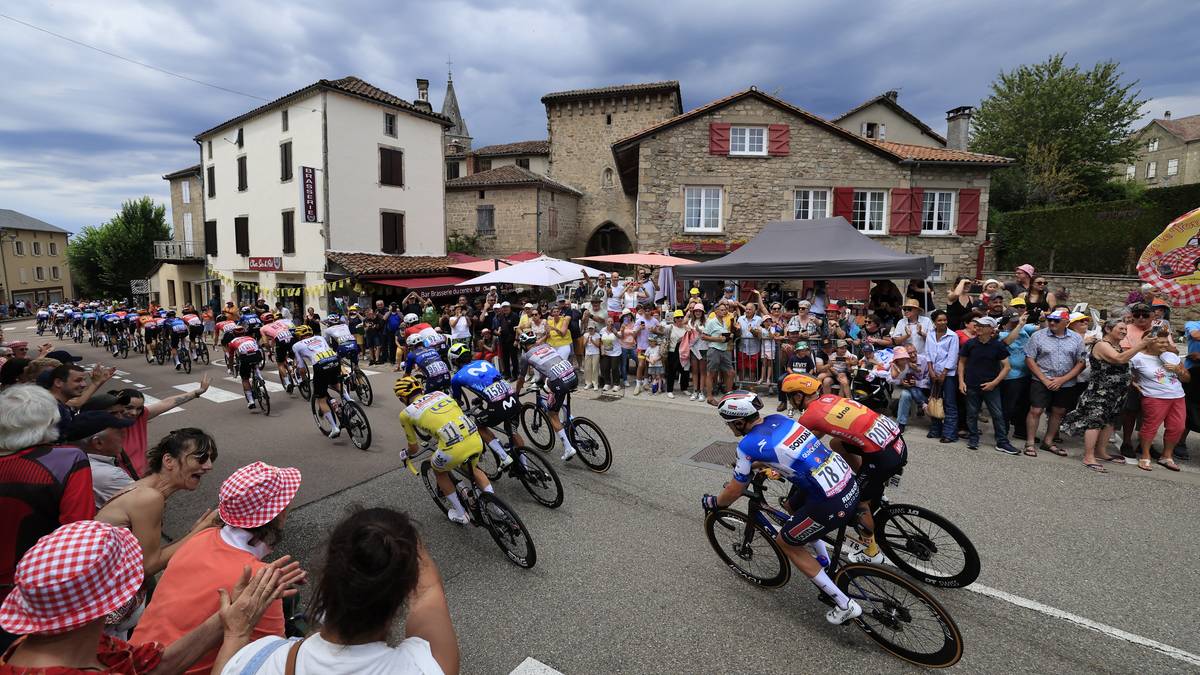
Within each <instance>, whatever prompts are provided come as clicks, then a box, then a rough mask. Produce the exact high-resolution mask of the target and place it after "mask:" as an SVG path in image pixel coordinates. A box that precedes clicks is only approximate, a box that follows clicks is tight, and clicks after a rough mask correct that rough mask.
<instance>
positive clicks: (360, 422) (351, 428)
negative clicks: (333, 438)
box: [342, 401, 371, 450]
mask: <svg viewBox="0 0 1200 675" xmlns="http://www.w3.org/2000/svg"><path fill="white" fill-rule="evenodd" d="M342 425H343V426H344V427H345V429H346V431H347V432H348V433H349V434H350V441H351V442H352V443H354V447H356V448H358V449H359V450H366V449H367V448H369V447H371V422H370V420H368V419H367V411H365V410H363V408H362V406H360V405H359V404H358V403H356V402H354V401H342Z"/></svg>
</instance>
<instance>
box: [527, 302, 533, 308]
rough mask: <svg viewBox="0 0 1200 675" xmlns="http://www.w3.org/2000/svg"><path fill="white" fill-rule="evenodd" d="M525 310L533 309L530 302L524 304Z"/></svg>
mask: <svg viewBox="0 0 1200 675" xmlns="http://www.w3.org/2000/svg"><path fill="white" fill-rule="evenodd" d="M525 309H533V303H532V302H527V303H525Z"/></svg>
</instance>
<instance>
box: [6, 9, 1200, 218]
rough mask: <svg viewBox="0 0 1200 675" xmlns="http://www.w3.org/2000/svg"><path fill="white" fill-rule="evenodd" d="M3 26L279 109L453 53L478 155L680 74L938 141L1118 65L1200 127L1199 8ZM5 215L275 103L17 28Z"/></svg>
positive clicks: (388, 85)
mask: <svg viewBox="0 0 1200 675" xmlns="http://www.w3.org/2000/svg"><path fill="white" fill-rule="evenodd" d="M0 14H4V15H6V16H7V17H11V19H17V20H20V21H24V22H27V23H31V24H34V25H36V26H38V27H40V28H43V29H45V30H48V31H52V32H55V33H58V34H60V35H62V36H65V37H68V38H71V39H73V40H77V41H80V42H84V43H87V44H89V45H92V46H94V47H97V48H100V49H103V50H106V51H109V52H113V53H115V54H119V55H121V56H123V57H127V58H129V59H133V60H136V61H140V62H143V63H146V64H150V65H153V66H156V67H158V68H161V69H164V70H168V71H172V72H174V73H178V74H181V75H185V76H187V77H189V78H193V79H196V80H201V81H204V82H208V83H212V84H216V85H220V86H222V87H225V88H228V89H232V90H235V91H237V92H242V93H245V94H250V95H252V96H254V97H261V98H262V99H274V98H277V97H279V96H281V95H283V94H285V93H287V92H289V91H292V90H295V89H298V88H300V87H303V86H305V85H307V84H310V83H312V82H314V81H316V80H318V79H320V78H323V77H324V78H337V77H342V76H344V75H349V74H353V75H357V76H359V77H361V78H363V79H364V80H366V81H368V82H371V83H372V84H375V85H376V86H379V87H381V88H383V89H386V90H388V91H391V92H392V93H394V94H396V95H398V96H401V97H404V98H413V97H415V95H416V92H415V85H414V80H415V78H418V77H425V78H428V79H430V80H431V81H432V83H433V84H432V91H431V98H432V99H433V102H434V105H435V107H436V106H438V105H440V104H441V100H442V95H443V91H444V86H445V77H446V60H447V59H448V58H449V59H452V60H453V63H454V66H453V67H454V82H455V87H456V89H457V92H458V97H459V103H460V105H461V107H462V111H463V114H464V116H465V117H466V120H467V124H468V126H469V127H470V130H471V133H472V135H473V136H474V137H475V144H476V146H477V147H478V146H482V145H485V144H490V143H501V142H508V141H514V140H525V139H532V138H544V137H545V124H546V121H545V113H544V110H543V108H542V107H541V104H540V103H539V98H540V97H541V96H542V95H543V94H545V93H547V92H551V91H558V90H563V89H573V88H579V87H594V86H603V85H610V84H621V83H631V82H647V81H657V80H667V79H677V80H679V81H680V83H681V85H682V89H683V96H684V108H685V109H687V108H691V107H695V106H697V105H701V104H703V103H705V102H707V101H710V100H712V99H714V98H718V97H721V96H724V95H726V94H729V93H731V92H733V91H737V90H740V89H743V88H745V87H748V86H750V85H757V86H758V87H760V88H762V89H764V90H766V91H771V92H776V93H777V94H778V95H780V96H781V97H783V98H785V99H787V100H789V101H791V102H792V103H795V104H797V105H799V106H801V107H803V108H805V109H807V110H809V111H812V112H814V113H817V114H819V115H823V116H827V117H831V116H835V115H837V114H839V113H841V112H844V111H846V110H848V109H849V108H852V107H853V106H855V105H857V104H858V103H859V102H861V101H863V100H865V99H867V98H870V97H872V96H875V95H877V94H879V93H880V92H883V91H885V90H888V89H897V90H899V91H900V103H901V104H902V105H904V106H905V107H907V108H908V109H909V110H910V111H912V112H913V113H915V114H916V115H917V116H919V117H920V118H922V119H923V120H925V121H926V123H928V124H929V125H930V126H932V127H933V128H934V129H936V130H939V131H942V130H944V129H945V111H946V110H948V109H950V108H952V107H955V106H959V105H971V104H977V103H978V102H979V101H980V99H982V98H983V97H985V96H986V95H987V92H988V85H989V83H990V82H991V81H992V79H993V78H994V77H995V75H996V74H997V73H998V72H1000V71H1001V70H1007V69H1011V68H1013V67H1015V66H1017V65H1020V64H1022V63H1033V62H1038V61H1042V60H1044V59H1045V58H1046V57H1047V56H1049V55H1050V54H1052V53H1055V52H1067V55H1068V60H1069V61H1072V62H1080V63H1083V64H1087V65H1090V64H1092V63H1094V62H1096V61H1099V60H1105V59H1115V60H1117V61H1120V63H1121V65H1122V68H1123V70H1124V72H1125V74H1126V77H1127V78H1128V79H1130V80H1133V79H1137V80H1140V82H1141V88H1142V92H1143V95H1144V96H1145V97H1147V98H1151V99H1152V100H1151V102H1150V103H1149V104H1148V106H1147V108H1146V111H1145V112H1146V114H1147V119H1149V117H1151V116H1161V114H1162V112H1163V111H1164V110H1171V111H1172V112H1173V114H1174V115H1175V116H1176V117H1180V116H1183V115H1189V114H1198V113H1200V76H1198V74H1200V41H1197V40H1196V39H1195V36H1196V32H1195V31H1196V26H1197V25H1200V3H1196V2H1193V1H1192V0H1162V1H1157V0H1142V1H1138V2H1128V1H1120V2H1113V1H1111V0H1075V1H1068V0H1050V1H1048V2H1047V1H1046V0H1036V1H1032V2H1030V1H1027V0H972V1H971V2H952V1H949V0H942V1H941V2H933V1H927V0H882V1H875V0H870V1H868V0H860V1H858V2H853V3H848V2H844V1H842V2H817V1H816V0H791V1H776V0H759V1H757V2H753V3H740V2H733V3H731V2H715V1H712V0H687V1H686V2H683V1H680V0H676V1H674V2H673V1H671V0H667V1H666V2H645V1H644V0H607V1H606V2H590V1H576V0H558V1H554V0H522V1H504V0H487V1H483V0H480V1H443V0H438V1H436V2H428V1H425V2H406V1H401V2H382V1H368V0H339V1H337V2H327V1H316V0H291V1H289V2H286V3H274V2H270V3H268V2H246V1H245V0H242V1H234V0H210V1H209V2H202V3H197V2H176V1H174V0H158V1H157V2H145V3H142V2H127V1H123V0H107V1H106V2H103V3H97V2H69V1H54V2H45V1H42V2H32V1H26V2H21V1H17V2H5V3H3V4H0ZM0 45H3V49H2V50H0V72H3V73H4V87H3V93H2V94H0V208H11V209H16V210H18V211H21V212H24V213H27V214H29V215H32V216H35V217H38V218H41V219H43V220H46V221H48V222H51V223H55V224H57V225H60V226H63V227H66V228H67V229H71V230H78V229H79V228H81V227H83V226H85V225H89V224H96V223H99V222H103V221H104V220H106V219H107V218H109V217H111V215H112V214H113V212H114V211H115V210H116V209H117V208H119V206H120V204H121V202H122V201H123V200H124V199H128V198H130V197H137V196H141V195H144V194H148V195H150V196H152V197H154V198H155V199H158V200H160V201H166V196H167V189H166V188H167V186H166V182H165V181H163V180H162V179H161V176H162V175H163V174H164V173H168V172H170V171H173V170H175V169H179V168H182V167H185V166H187V165H189V164H193V163H195V162H196V161H197V151H196V146H195V145H194V143H193V142H192V140H191V139H192V137H193V136H194V135H195V134H196V133H197V132H199V131H202V130H204V129H206V128H209V127H211V126H213V125H214V124H216V123H219V122H221V121H223V120H225V119H228V118H230V117H233V116H235V115H237V114H240V113H242V112H245V111H246V110H249V109H251V108H253V107H256V106H258V105H260V104H261V103H262V101H261V100H259V99H258V98H252V97H248V96H242V95H239V94H236V93H229V92H226V91H221V90H218V89H214V88H210V87H207V86H203V85H201V84H195V83H193V82H189V81H187V80H184V79H180V78H177V77H172V76H169V75H165V74H162V73H160V72H156V71H154V70H151V69H148V68H145V67H142V66H138V65H134V64H132V63H128V62H126V61H123V60H120V59H118V58H114V57H112V56H106V55H104V54H100V53H97V52H96V51H92V50H90V49H87V48H85V47H82V46H79V45H76V44H72V43H71V42H68V41H65V40H63V39H60V38H58V37H54V36H51V35H48V34H46V33H44V32H39V31H38V30H35V29H33V28H30V27H28V26H25V25H21V24H20V23H16V22H14V21H12V20H10V19H9V18H3V17H0Z"/></svg>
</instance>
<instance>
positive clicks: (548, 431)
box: [521, 403, 554, 452]
mask: <svg viewBox="0 0 1200 675" xmlns="http://www.w3.org/2000/svg"><path fill="white" fill-rule="evenodd" d="M521 429H522V430H524V431H525V438H528V439H529V442H530V443H532V444H533V447H535V448H537V449H538V450H541V451H543V452H545V451H547V450H549V449H550V448H553V447H554V429H553V428H552V427H551V426H550V418H549V417H547V416H546V411H545V410H542V409H541V408H539V407H537V406H536V405H534V404H532V403H526V404H525V405H523V406H521Z"/></svg>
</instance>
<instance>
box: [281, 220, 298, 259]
mask: <svg viewBox="0 0 1200 675" xmlns="http://www.w3.org/2000/svg"><path fill="white" fill-rule="evenodd" d="M295 219H296V212H295V211H284V212H283V252H284V253H295V252H296V226H295Z"/></svg>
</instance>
